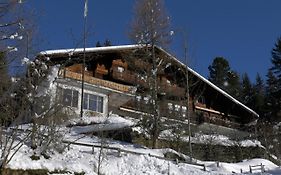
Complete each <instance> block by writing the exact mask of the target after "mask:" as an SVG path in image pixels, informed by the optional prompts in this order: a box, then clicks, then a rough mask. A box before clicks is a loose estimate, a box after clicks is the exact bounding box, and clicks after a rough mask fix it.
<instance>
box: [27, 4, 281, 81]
mask: <svg viewBox="0 0 281 175" xmlns="http://www.w3.org/2000/svg"><path fill="white" fill-rule="evenodd" d="M134 2H135V1H134V0H118V1H117V0H99V1H98V0H89V7H88V9H89V10H88V29H89V32H90V34H89V37H88V43H87V46H88V47H94V46H95V43H96V42H97V41H101V42H103V41H104V40H105V39H109V40H111V42H112V44H114V45H119V44H131V43H130V41H129V40H128V37H127V33H128V27H129V24H130V22H131V20H132V17H133V5H134ZM26 3H28V5H29V6H31V8H35V9H36V11H37V13H38V17H37V19H38V22H37V24H38V28H37V31H38V34H39V36H40V45H39V49H40V50H47V49H60V48H73V47H82V42H81V39H82V34H83V32H82V31H83V10H84V9H83V8H84V0H26ZM165 4H166V9H167V11H168V13H169V15H170V17H171V19H172V28H173V29H174V30H175V35H174V36H173V37H174V40H173V42H172V45H171V49H170V51H171V53H172V54H174V55H176V56H178V58H179V59H180V60H181V55H183V49H182V46H183V43H182V40H181V39H180V38H182V33H181V32H177V31H180V30H184V31H185V32H186V33H187V36H188V37H187V39H188V44H189V57H190V65H191V67H192V68H194V69H195V70H196V71H198V72H199V73H201V74H202V75H203V76H205V77H207V76H208V73H209V72H208V66H209V65H210V64H211V63H212V60H213V58H214V57H216V56H223V57H225V58H227V59H228V61H229V63H230V66H231V68H232V69H234V70H236V71H238V72H239V73H240V74H241V73H244V72H247V73H248V74H249V76H250V78H251V79H252V80H254V79H255V76H256V74H257V72H259V73H260V74H261V75H262V76H263V77H264V75H265V74H266V72H267V69H268V68H269V67H270V66H271V63H270V58H271V56H270V52H271V49H272V48H273V46H274V43H275V41H276V39H277V38H278V37H279V36H281V22H280V17H281V10H280V7H281V0H227V1H226V0H211V1H210V0H166V1H165Z"/></svg>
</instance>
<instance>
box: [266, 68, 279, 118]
mask: <svg viewBox="0 0 281 175" xmlns="http://www.w3.org/2000/svg"><path fill="white" fill-rule="evenodd" d="M278 84H279V82H278V79H277V77H276V76H275V75H274V73H273V72H272V71H271V70H269V71H268V73H267V81H266V117H267V118H268V119H269V120H272V119H276V118H277V114H278V111H279V110H280V103H279V102H278V98H277V96H278V93H279V92H278Z"/></svg>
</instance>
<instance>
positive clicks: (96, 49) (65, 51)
mask: <svg viewBox="0 0 281 175" xmlns="http://www.w3.org/2000/svg"><path fill="white" fill-rule="evenodd" d="M144 46H145V45H140V44H137V45H119V46H106V47H93V48H85V52H102V51H118V50H124V49H125V50H126V49H128V50H130V49H140V48H143V47H144ZM156 47H157V48H158V49H159V50H161V51H162V52H164V53H165V54H166V55H168V56H169V57H170V58H172V59H173V60H174V61H176V62H177V63H179V64H180V65H182V66H184V67H187V66H186V65H185V64H184V63H182V62H181V61H179V60H178V59H177V58H176V57H174V56H173V55H171V54H170V53H168V52H167V51H165V50H164V49H162V48H161V47H158V46H156ZM82 52H84V48H76V49H59V50H47V51H42V52H40V53H39V55H48V56H50V55H56V54H73V53H82ZM187 68H188V70H189V71H190V72H191V73H192V74H194V75H195V76H197V77H198V78H199V79H201V80H202V81H203V82H205V83H206V84H208V85H209V86H211V87H212V88H214V89H215V90H217V91H218V92H220V93H221V94H223V95H224V96H225V97H227V98H228V99H230V100H231V101H233V102H234V103H236V104H238V105H240V106H242V107H243V108H244V109H246V110H247V111H249V112H250V113H252V114H254V115H255V116H257V117H258V116H259V115H258V114H257V113H256V112H255V111H254V110H252V109H250V108H249V107H247V106H246V105H244V104H243V103H241V102H240V101H238V100H237V99H235V98H234V97H232V96H231V95H229V94H228V93H227V92H225V91H224V90H222V89H221V88H219V87H218V86H216V85H214V84H213V83H212V82H210V81H209V80H207V79H206V78H204V77H203V76H202V75H200V74H199V73H197V72H196V71H195V70H193V69H191V68H190V67H187Z"/></svg>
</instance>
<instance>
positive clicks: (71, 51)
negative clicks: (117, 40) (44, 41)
mask: <svg viewBox="0 0 281 175" xmlns="http://www.w3.org/2000/svg"><path fill="white" fill-rule="evenodd" d="M142 47H143V45H140V44H137V45H123V46H107V47H93V48H86V49H85V52H97V51H114V50H121V49H137V48H142ZM83 51H84V48H76V49H59V50H46V51H42V52H40V55H53V54H68V53H73V52H75V53H81V52H83Z"/></svg>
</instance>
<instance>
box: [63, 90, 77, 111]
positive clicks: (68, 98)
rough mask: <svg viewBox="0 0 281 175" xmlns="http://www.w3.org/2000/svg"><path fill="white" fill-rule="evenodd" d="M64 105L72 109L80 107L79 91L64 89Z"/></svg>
mask: <svg viewBox="0 0 281 175" xmlns="http://www.w3.org/2000/svg"><path fill="white" fill-rule="evenodd" d="M62 104H63V105H66V106H71V107H78V91H76V90H71V89H63V98H62Z"/></svg>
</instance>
